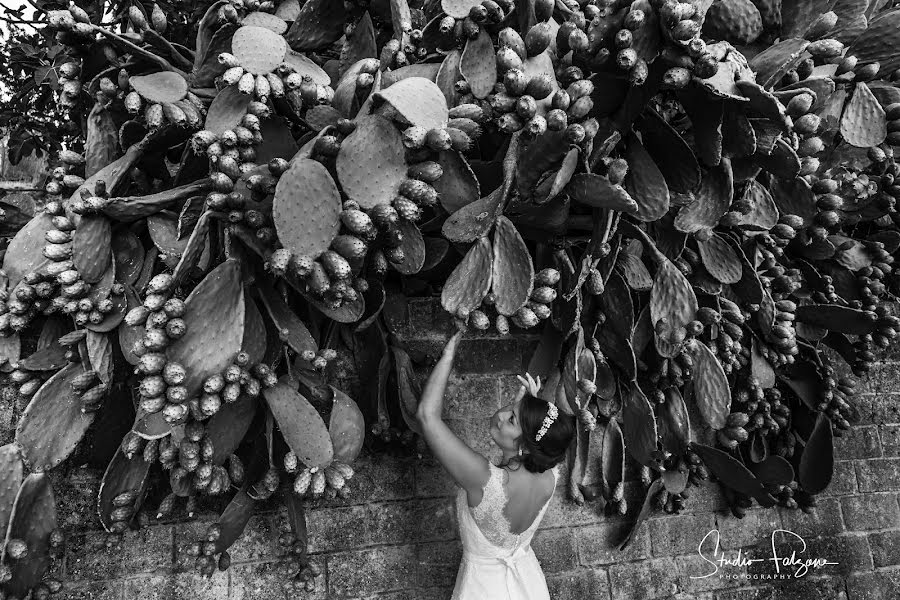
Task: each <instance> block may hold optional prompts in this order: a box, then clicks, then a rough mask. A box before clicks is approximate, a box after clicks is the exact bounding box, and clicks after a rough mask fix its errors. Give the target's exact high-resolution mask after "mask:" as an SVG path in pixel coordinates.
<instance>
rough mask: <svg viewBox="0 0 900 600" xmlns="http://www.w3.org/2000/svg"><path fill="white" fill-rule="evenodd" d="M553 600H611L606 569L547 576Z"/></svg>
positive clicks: (581, 570)
mask: <svg viewBox="0 0 900 600" xmlns="http://www.w3.org/2000/svg"><path fill="white" fill-rule="evenodd" d="M547 588H548V589H549V591H550V597H551V598H553V600H609V597H610V596H609V578H608V577H607V573H606V570H605V569H578V570H576V571H566V572H564V573H554V574H552V575H548V576H547Z"/></svg>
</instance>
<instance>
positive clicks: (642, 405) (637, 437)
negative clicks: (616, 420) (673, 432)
mask: <svg viewBox="0 0 900 600" xmlns="http://www.w3.org/2000/svg"><path fill="white" fill-rule="evenodd" d="M622 435H623V437H624V438H625V448H626V450H627V451H628V453H629V454H630V455H631V456H632V457H633V458H634V459H635V460H636V461H637V462H639V463H640V464H642V465H649V464H651V463H652V462H653V454H655V453H656V417H654V416H653V407H652V406H651V405H650V401H649V400H647V396H645V395H644V392H642V391H641V388H639V387H638V386H637V384H634V383H633V384H631V387H630V389H629V390H627V391H625V392H624V397H623V399H622Z"/></svg>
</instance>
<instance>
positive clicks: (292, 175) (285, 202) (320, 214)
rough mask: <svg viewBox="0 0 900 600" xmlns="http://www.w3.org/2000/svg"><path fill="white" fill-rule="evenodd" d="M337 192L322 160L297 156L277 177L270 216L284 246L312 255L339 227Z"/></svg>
mask: <svg viewBox="0 0 900 600" xmlns="http://www.w3.org/2000/svg"><path fill="white" fill-rule="evenodd" d="M340 213H341V195H340V194H339V193H338V190H337V187H336V186H335V185H334V180H333V179H332V178H331V174H330V173H329V172H328V169H326V168H325V167H324V166H323V165H322V163H319V162H316V161H314V160H310V159H306V158H304V159H300V160H297V161H294V162H293V163H291V166H290V167H289V168H288V170H287V171H286V172H285V173H284V175H282V176H281V179H279V180H278V185H277V186H276V187H275V200H274V201H273V204H272V219H273V220H274V221H275V229H276V230H277V231H278V237H279V239H280V240H281V243H282V244H283V245H284V247H285V248H287V249H288V250H290V251H291V252H292V253H293V254H294V255H307V256H309V257H311V258H316V257H317V256H319V255H320V254H321V253H322V252H324V251H325V250H327V249H328V246H329V245H330V244H331V240H333V239H334V236H336V235H337V232H338V229H339V228H340V224H341V221H340Z"/></svg>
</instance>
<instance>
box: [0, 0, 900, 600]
mask: <svg viewBox="0 0 900 600" xmlns="http://www.w3.org/2000/svg"><path fill="white" fill-rule="evenodd" d="M63 4H64V3H62V2H50V3H45V4H42V5H41V6H42V8H40V9H38V10H37V11H36V13H35V15H34V16H35V22H36V23H37V25H36V26H35V27H37V29H38V30H39V32H38V34H36V35H34V36H32V37H31V38H30V43H31V44H32V45H31V46H30V47H32V48H34V52H33V53H31V55H29V54H28V53H24V52H23V51H22V50H21V49H16V48H11V49H10V52H9V55H10V57H11V66H12V67H13V69H14V70H15V72H21V73H24V74H27V75H28V76H29V77H31V80H32V81H35V82H36V83H35V84H34V86H32V87H26V88H23V89H22V90H19V91H17V92H16V93H15V94H14V95H13V97H12V98H11V99H10V106H27V107H31V108H30V110H31V111H32V112H31V113H28V112H27V111H26V113H25V116H24V117H22V116H21V115H19V116H18V117H15V118H13V117H11V116H7V117H6V118H5V121H4V122H5V126H6V128H7V129H8V130H9V132H10V135H12V136H13V139H15V140H20V141H21V140H23V139H24V138H23V137H22V136H26V135H30V136H31V137H30V138H29V139H30V140H31V141H30V145H28V144H25V143H24V141H22V142H21V143H18V144H17V145H16V146H15V148H16V151H15V152H14V153H13V158H20V157H21V155H22V154H23V153H25V150H26V149H27V148H32V149H34V148H35V147H37V146H38V145H39V142H40V144H43V145H44V146H46V147H47V148H48V149H51V150H52V154H53V161H54V162H53V164H54V166H53V168H52V170H51V171H50V172H49V173H47V176H46V195H45V196H44V197H42V198H41V199H40V202H39V206H40V208H39V210H37V212H36V213H35V214H34V215H31V216H30V219H29V220H28V221H27V222H24V224H23V225H22V226H21V228H19V229H18V231H17V232H16V233H15V235H14V236H13V237H12V238H11V239H9V240H7V244H6V250H5V254H4V257H3V282H2V283H3V290H2V293H3V302H2V304H0V334H2V337H0V352H2V359H3V362H2V368H3V369H4V371H5V372H6V373H7V374H8V377H9V378H10V380H11V381H12V382H14V383H15V384H16V385H17V386H19V391H20V392H21V394H22V395H24V396H26V397H29V398H30V402H29V404H28V406H27V408H26V409H25V410H24V412H23V413H22V416H21V419H20V422H19V423H18V426H17V431H16V440H15V442H14V443H12V444H10V445H8V446H6V447H4V448H3V449H2V454H0V456H2V460H0V467H2V469H3V470H4V473H5V476H4V477H3V480H4V481H7V482H11V485H10V486H8V488H7V489H5V491H3V492H2V493H0V524H6V523H8V524H9V525H8V526H7V527H5V528H4V529H3V530H4V531H7V532H8V533H7V536H6V541H5V544H4V548H5V550H4V553H3V559H2V560H3V566H2V570H0V575H2V578H0V579H2V583H3V585H4V587H5V591H6V593H7V597H22V596H24V595H25V594H26V593H27V592H28V591H29V590H35V593H36V594H37V595H38V597H40V596H41V595H46V593H47V592H48V591H52V590H53V589H55V588H56V587H57V584H56V583H55V582H51V581H42V577H43V574H44V572H45V570H46V565H47V562H48V552H50V548H51V547H53V546H57V545H58V544H60V543H61V539H60V535H59V533H58V530H57V529H56V527H55V515H54V508H53V506H54V504H53V497H52V494H53V492H52V489H51V488H50V486H49V483H48V481H49V480H48V479H47V475H46V472H47V471H48V470H50V469H53V468H55V467H57V466H58V465H60V464H61V463H63V462H64V461H65V460H66V459H67V458H68V457H69V456H71V455H72V452H73V451H74V450H75V448H76V447H77V446H78V444H79V442H80V441H81V440H82V438H83V437H84V436H85V435H86V434H88V433H89V432H91V435H93V436H95V437H96V436H99V437H100V438H105V437H110V436H111V437H115V438H116V439H115V440H114V442H115V444H106V445H105V447H106V448H110V447H113V446H115V447H117V450H116V451H115V452H109V451H107V452H106V453H105V454H103V455H102V456H98V457H95V459H96V460H102V461H104V462H108V464H109V467H108V469H107V471H106V474H105V476H104V481H103V486H102V487H101V490H100V493H99V498H98V502H97V510H98V511H99V515H100V520H101V522H102V524H103V525H104V527H105V528H106V529H108V531H109V532H110V533H111V534H113V535H117V534H120V533H122V532H124V531H125V530H127V529H129V528H132V527H136V526H137V522H138V521H137V520H136V518H135V517H136V515H137V514H139V512H140V511H142V510H146V509H147V508H148V507H146V506H145V504H146V502H147V499H148V498H153V499H156V498H162V500H161V505H160V506H158V507H157V506H153V507H149V509H150V510H151V513H153V512H155V513H156V514H159V515H163V514H167V513H169V512H171V511H186V512H187V513H193V511H194V509H195V507H196V506H197V505H198V503H203V502H204V500H205V499H206V498H208V497H211V496H225V497H226V498H228V504H227V507H226V508H225V510H224V512H223V513H222V515H221V517H220V518H219V520H218V521H217V522H216V523H214V524H212V525H211V526H210V527H209V528H208V531H207V532H206V534H205V536H204V537H203V539H199V540H197V541H196V543H195V544H194V545H192V546H191V549H192V550H191V551H192V554H194V555H195V556H196V566H197V568H198V569H199V571H200V572H201V573H203V574H206V575H209V574H212V573H213V572H214V571H215V569H216V568H219V569H227V568H228V566H229V564H230V558H229V556H230V555H229V548H230V546H231V545H232V544H233V543H234V542H235V540H237V539H238V538H239V537H240V535H241V532H242V531H243V529H244V527H245V526H246V524H247V522H248V520H249V519H250V515H251V514H252V511H253V508H254V504H255V503H256V502H257V501H259V500H262V499H266V498H268V497H270V496H271V495H272V494H274V492H275V491H276V490H278V489H279V488H280V487H282V486H283V487H285V488H290V489H291V490H292V492H291V494H292V495H289V496H288V498H289V503H290V511H291V515H292V517H291V523H292V526H293V527H294V532H293V535H294V536H295V539H296V544H295V546H294V550H293V556H294V558H295V560H294V561H293V563H292V564H293V565H294V566H295V567H296V568H295V569H293V571H292V573H293V576H294V581H295V584H296V586H297V587H298V588H314V587H315V578H316V576H317V573H319V569H318V567H317V566H316V565H314V564H311V563H310V562H309V560H308V557H307V555H306V547H307V532H306V528H305V523H304V519H303V510H304V507H305V506H307V505H308V504H309V503H315V502H317V501H318V500H319V499H320V498H322V497H323V496H324V495H330V496H337V495H342V496H345V495H347V494H350V493H352V492H351V490H352V487H353V480H352V478H353V475H354V470H353V466H352V463H353V462H354V460H355V459H356V457H357V455H358V454H359V452H360V451H361V449H362V448H363V446H369V447H370V448H372V449H385V448H390V447H392V446H400V447H407V448H408V447H409V445H410V444H411V442H412V441H413V440H414V436H415V432H416V431H417V429H418V424H417V423H416V422H415V418H414V415H415V406H416V402H417V396H418V393H419V389H418V382H417V379H416V378H415V377H414V375H413V365H414V362H416V361H417V360H418V359H419V358H420V357H419V356H416V354H415V353H414V352H412V353H410V352H407V351H406V349H404V348H403V347H402V346H401V344H400V342H399V341H398V339H397V338H396V336H394V335H392V334H391V333H390V332H389V331H388V330H387V329H386V327H385V323H384V314H383V312H384V311H390V310H391V308H392V306H396V305H397V300H398V298H399V297H401V296H402V295H407V296H423V295H425V296H431V295H434V296H440V298H441V302H442V306H443V308H444V309H446V310H447V311H449V312H450V313H451V314H452V317H453V318H455V319H458V320H460V321H461V322H463V323H465V324H467V325H468V326H469V327H471V328H473V329H477V330H484V331H489V332H492V333H496V334H497V335H500V336H506V335H515V333H516V332H518V331H523V330H529V331H532V332H540V336H541V342H540V344H539V346H538V348H537V350H536V351H535V353H534V356H533V358H532V360H531V364H530V365H529V367H528V370H529V371H530V372H531V373H532V374H533V375H536V376H540V377H542V378H543V379H544V380H545V382H546V384H545V388H544V392H543V393H544V395H545V396H546V398H547V399H549V400H553V401H555V402H556V403H557V404H558V405H559V406H560V408H561V410H565V411H567V412H570V413H572V414H575V415H577V417H578V420H579V423H580V424H581V426H580V427H579V433H578V437H577V440H576V443H575V444H574V445H573V447H572V449H571V451H570V453H569V459H568V463H569V464H568V466H569V469H568V473H569V476H568V481H567V489H568V493H569V495H570V497H571V499H572V500H573V501H575V502H579V503H583V502H595V501H598V502H602V503H603V505H604V506H605V507H606V510H607V511H609V512H611V513H612V512H616V511H618V512H622V513H624V512H626V510H627V505H626V503H625V499H624V496H623V493H622V489H623V486H622V478H623V476H624V474H623V467H622V465H623V460H624V456H625V453H628V454H629V455H630V456H631V457H633V458H634V459H635V460H636V461H637V462H639V463H640V464H641V465H642V467H643V471H642V478H643V483H644V488H645V494H644V495H645V497H646V500H645V501H644V506H645V508H646V510H642V511H640V515H641V516H640V517H639V518H638V520H637V522H636V523H634V528H633V529H632V531H631V532H630V533H629V534H627V535H626V536H623V539H622V540H617V542H618V545H619V546H620V547H623V548H624V547H625V546H627V545H628V544H630V543H631V541H632V540H633V539H634V535H635V532H636V531H639V529H638V528H639V527H641V521H642V519H643V518H644V517H646V515H647V514H648V512H649V510H650V508H651V507H652V506H655V505H660V506H663V507H665V508H666V510H668V511H669V512H677V511H678V510H680V509H681V508H682V507H683V506H684V504H685V502H686V498H687V497H688V495H689V492H690V490H689V488H690V487H692V486H696V485H698V484H699V483H701V482H702V480H704V479H707V478H708V477H710V476H711V475H712V476H715V478H717V480H718V482H719V483H720V484H721V486H722V487H723V489H724V490H725V492H726V494H727V497H728V499H729V502H730V504H731V506H732V512H733V513H734V515H735V516H737V517H741V516H742V515H743V513H744V512H745V511H746V509H747V508H749V507H750V506H751V505H752V504H753V503H758V504H759V505H761V506H763V507H774V506H775V505H783V506H786V507H790V508H800V509H803V510H810V509H811V508H812V507H813V506H814V505H815V503H816V495H817V494H819V493H820V492H822V491H823V490H825V489H826V488H827V487H828V485H829V482H830V481H831V478H832V473H833V464H834V459H835V456H834V453H835V450H834V449H835V445H834V437H838V436H841V435H842V434H843V432H844V431H846V430H847V429H848V428H849V427H851V425H852V424H853V423H854V422H855V421H856V420H857V417H858V411H857V407H856V404H855V401H854V390H855V387H856V379H855V377H851V376H849V375H847V376H841V375H839V373H844V372H846V371H848V370H849V371H850V372H852V373H853V375H854V376H856V377H859V376H863V375H865V373H866V372H867V371H868V369H869V368H870V365H871V364H872V362H873V360H874V357H875V349H876V347H879V348H884V347H888V346H890V345H891V343H892V341H893V339H894V338H895V337H896V336H897V333H898V331H900V320H898V319H897V318H896V317H894V316H892V315H891V314H890V313H889V310H888V309H887V308H886V303H887V302H889V301H892V300H893V299H894V297H895V294H897V293H900V285H898V284H900V280H898V279H897V277H896V274H894V273H893V266H892V265H893V262H894V254H895V253H896V252H897V251H898V249H900V232H898V228H897V223H898V220H897V212H896V197H897V195H898V194H900V187H898V184H897V183H895V181H896V178H897V177H898V175H900V167H898V165H897V163H896V162H895V160H894V144H900V126H898V123H900V91H898V88H897V86H896V84H895V80H897V79H898V78H900V75H898V73H900V72H898V71H897V69H898V67H900V54H898V52H897V48H898V47H900V9H895V8H893V6H892V4H893V3H891V2H884V1H882V0H869V1H868V2H865V1H864V2H853V3H847V2H835V1H833V0H798V1H796V2H783V3H777V2H762V1H760V2H756V1H749V0H690V1H688V2H676V1H675V0H665V1H658V0H653V1H648V0H635V1H633V2H632V1H625V0H588V1H581V0H577V1H576V0H528V1H525V2H512V1H511V0H502V1H499V2H495V1H494V0H484V1H479V0H442V1H440V2H438V1H434V0H427V1H424V2H423V1H422V0H418V1H416V0H390V1H387V0H373V1H371V2H356V1H353V0H351V1H348V2H343V3H342V2H334V1H333V0H306V1H305V2H302V3H301V2H298V1H297V0H285V1H283V2H273V1H271V0H266V1H264V2H260V1H259V0H218V1H217V2H214V3H209V2H191V3H188V4H189V6H188V5H184V6H182V5H178V6H175V5H172V4H169V3H161V4H152V3H146V4H145V3H141V2H127V3H125V2H112V3H104V4H102V6H101V8H102V10H101V9H98V6H97V5H96V3H91V4H87V3H84V5H82V3H78V2H76V3H73V4H70V5H63ZM13 20H14V21H15V20H17V19H16V18H13ZM20 27H21V26H20ZM17 31H18V33H17V35H18V36H19V37H17V38H16V39H17V40H21V39H23V37H24V38H25V39H29V38H28V36H29V35H31V34H29V33H23V32H21V31H19V30H18V29H17ZM45 69H46V71H45ZM51 71H52V77H51V76H50V75H49V73H50V72H51ZM50 92H53V94H55V96H54V97H55V100H56V105H55V106H54V107H53V108H52V110H51V109H49V108H48V111H49V112H50V113H51V115H52V118H51V121H52V120H53V119H56V120H55V121H53V122H54V123H56V125H54V126H53V127H50V126H49V125H48V124H47V118H46V115H45V114H44V115H42V114H39V113H38V111H36V109H35V107H36V106H44V107H46V106H47V104H46V103H47V99H48V98H49V97H50V95H49V93H50ZM42 103H43V104H42ZM13 112H15V111H14V110H12V109H10V110H7V113H6V114H7V115H9V114H11V113H13ZM45 112H46V111H45ZM23 119H24V120H23ZM63 122H65V123H66V125H65V127H63V126H62V125H59V123H63ZM29 127H30V128H31V129H29ZM36 131H41V132H44V133H46V135H44V134H43V133H42V134H41V135H37V134H36V133H34V132H36ZM54 131H59V132H63V133H62V134H61V137H53V132H54ZM28 132H31V133H28ZM22 336H36V337H37V339H38V341H37V348H36V350H35V351H34V352H33V353H28V354H29V355H28V356H23V353H22V351H21V347H22V344H21V341H20V340H21V337H22ZM338 348H344V349H349V350H350V351H352V353H353V357H354V361H355V362H356V363H357V368H358V369H359V370H360V372H361V374H362V376H363V377H365V378H366V380H367V381H371V382H372V385H371V386H368V387H367V388H366V389H365V390H364V391H363V393H362V395H361V396H360V397H357V398H355V399H351V398H349V397H348V396H346V394H344V393H343V392H342V391H340V390H338V389H337V388H334V387H332V385H331V383H330V382H329V381H328V379H327V377H326V373H327V370H328V364H329V362H330V361H332V360H334V359H335V357H336V349H338ZM826 349H830V350H831V351H832V352H825V351H824V350H826ZM831 357H839V358H831ZM840 362H844V363H846V366H842V365H841V364H838V363H840ZM693 409H696V411H697V412H698V413H699V415H701V417H702V419H703V421H704V428H703V430H702V431H700V430H698V431H692V430H691V428H690V426H689V424H688V423H689V421H688V419H687V418H686V415H687V414H688V411H690V410H693ZM158 481H163V482H165V483H163V484H162V487H163V488H164V489H163V490H159V489H155V488H156V484H155V483H154V484H153V487H154V489H150V488H151V482H158ZM309 535H313V536H314V535H315V531H312V532H310V534H309Z"/></svg>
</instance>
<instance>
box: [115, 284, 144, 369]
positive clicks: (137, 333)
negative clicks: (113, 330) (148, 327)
mask: <svg viewBox="0 0 900 600" xmlns="http://www.w3.org/2000/svg"><path fill="white" fill-rule="evenodd" d="M125 301H126V304H125V310H126V311H129V310H131V309H132V308H134V307H136V306H140V305H141V299H140V298H138V295H137V292H135V291H134V288H133V287H131V286H130V285H126V286H125ZM143 338H144V326H143V325H135V326H131V325H128V324H127V323H125V324H123V325H122V326H121V327H119V347H120V348H121V349H122V355H123V356H124V357H125V360H126V361H128V363H129V364H132V365H136V364H138V360H139V359H138V357H137V356H136V355H135V354H134V352H132V348H133V347H134V344H135V342H137V341H138V340H141V339H143Z"/></svg>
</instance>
